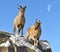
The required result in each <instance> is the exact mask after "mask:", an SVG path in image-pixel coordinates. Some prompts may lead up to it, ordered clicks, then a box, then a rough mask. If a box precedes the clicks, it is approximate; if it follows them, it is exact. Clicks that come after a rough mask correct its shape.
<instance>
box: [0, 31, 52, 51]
mask: <svg viewBox="0 0 60 52" xmlns="http://www.w3.org/2000/svg"><path fill="white" fill-rule="evenodd" d="M11 35H12V36H11ZM7 41H9V44H11V46H7V47H5V46H0V52H52V50H51V48H50V44H49V42H48V41H46V40H39V43H38V46H37V47H35V46H34V45H33V41H32V40H31V41H29V40H27V39H26V38H25V37H21V36H15V35H13V34H11V33H8V32H3V31H0V45H1V44H2V43H6V42H7Z"/></svg>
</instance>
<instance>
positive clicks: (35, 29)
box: [26, 21, 41, 46]
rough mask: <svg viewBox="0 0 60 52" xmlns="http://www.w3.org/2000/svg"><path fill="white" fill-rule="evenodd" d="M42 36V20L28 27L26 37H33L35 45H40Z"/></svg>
mask: <svg viewBox="0 0 60 52" xmlns="http://www.w3.org/2000/svg"><path fill="white" fill-rule="evenodd" d="M40 36H41V24H40V21H39V22H38V21H36V22H35V24H34V25H33V26H31V27H30V28H28V29H27V31H26V37H27V39H32V40H33V41H34V45H35V46H37V45H38V40H39V37H40Z"/></svg>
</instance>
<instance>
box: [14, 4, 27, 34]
mask: <svg viewBox="0 0 60 52" xmlns="http://www.w3.org/2000/svg"><path fill="white" fill-rule="evenodd" d="M18 9H19V12H18V14H17V16H16V17H15V19H14V22H13V31H14V34H15V31H16V28H18V34H19V33H20V31H21V34H22V35H23V28H24V25H25V16H24V12H25V9H26V6H24V7H22V6H21V5H18Z"/></svg>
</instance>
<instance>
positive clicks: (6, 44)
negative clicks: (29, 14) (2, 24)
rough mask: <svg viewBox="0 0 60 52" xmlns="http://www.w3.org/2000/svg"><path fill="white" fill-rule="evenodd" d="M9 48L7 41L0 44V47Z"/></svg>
mask: <svg viewBox="0 0 60 52" xmlns="http://www.w3.org/2000/svg"><path fill="white" fill-rule="evenodd" d="M9 46H11V44H10V42H9V40H7V41H6V42H5V43H1V44H0V47H9Z"/></svg>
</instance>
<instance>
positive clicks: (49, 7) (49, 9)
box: [47, 4, 51, 12]
mask: <svg viewBox="0 0 60 52" xmlns="http://www.w3.org/2000/svg"><path fill="white" fill-rule="evenodd" d="M47 10H48V12H50V11H51V4H49V5H48V7H47Z"/></svg>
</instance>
